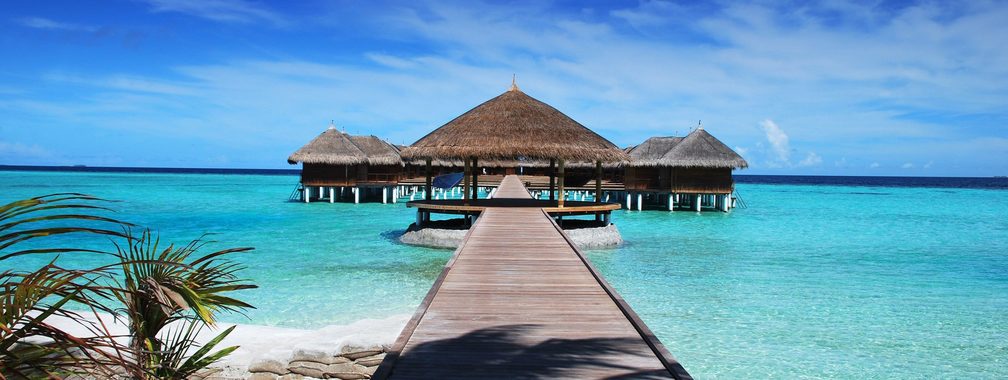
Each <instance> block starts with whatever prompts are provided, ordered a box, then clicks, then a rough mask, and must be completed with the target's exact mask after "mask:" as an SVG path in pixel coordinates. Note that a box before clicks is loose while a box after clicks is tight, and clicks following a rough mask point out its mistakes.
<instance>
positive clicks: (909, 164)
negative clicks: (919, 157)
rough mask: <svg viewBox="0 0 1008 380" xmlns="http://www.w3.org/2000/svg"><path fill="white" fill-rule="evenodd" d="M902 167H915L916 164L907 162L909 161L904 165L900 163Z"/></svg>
mask: <svg viewBox="0 0 1008 380" xmlns="http://www.w3.org/2000/svg"><path fill="white" fill-rule="evenodd" d="M900 167H901V168H903V169H913V167H914V164H913V162H907V163H904V164H903V165H900Z"/></svg>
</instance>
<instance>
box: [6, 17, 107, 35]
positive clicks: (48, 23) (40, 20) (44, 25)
mask: <svg viewBox="0 0 1008 380" xmlns="http://www.w3.org/2000/svg"><path fill="white" fill-rule="evenodd" d="M17 21H18V22H19V23H20V24H21V25H23V26H26V27H29V28H35V29H44V30H66V31H83V32H93V31H95V30H97V28H95V27H92V26H85V25H78V24H71V23H66V22H59V21H55V20H52V19H48V18H45V17H24V18H21V19H18V20H17Z"/></svg>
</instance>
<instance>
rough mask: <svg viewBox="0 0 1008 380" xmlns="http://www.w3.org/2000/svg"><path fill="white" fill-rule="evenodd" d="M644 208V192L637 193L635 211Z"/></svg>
mask: <svg viewBox="0 0 1008 380" xmlns="http://www.w3.org/2000/svg"><path fill="white" fill-rule="evenodd" d="M643 208H644V193H637V211H640V210H642V209H643Z"/></svg>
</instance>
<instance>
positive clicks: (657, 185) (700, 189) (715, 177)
mask: <svg viewBox="0 0 1008 380" xmlns="http://www.w3.org/2000/svg"><path fill="white" fill-rule="evenodd" d="M623 184H624V186H625V187H626V189H627V190H633V191H660V192H664V191H671V192H673V193H703V194H725V193H731V192H732V190H734V189H735V182H734V180H733V179H732V169H731V168H714V169H711V168H670V167H629V166H628V167H627V168H626V171H625V178H624V182H623Z"/></svg>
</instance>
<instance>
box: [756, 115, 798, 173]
mask: <svg viewBox="0 0 1008 380" xmlns="http://www.w3.org/2000/svg"><path fill="white" fill-rule="evenodd" d="M760 126H761V127H762V128H763V133H765V134H766V139H767V142H769V143H770V149H771V150H773V153H774V155H775V158H776V160H777V161H779V162H781V163H789V162H791V144H790V142H789V141H788V140H789V139H788V135H787V134H786V133H784V130H783V129H781V128H780V127H778V126H777V123H774V122H773V120H770V119H766V120H763V122H761V123H760Z"/></svg>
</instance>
